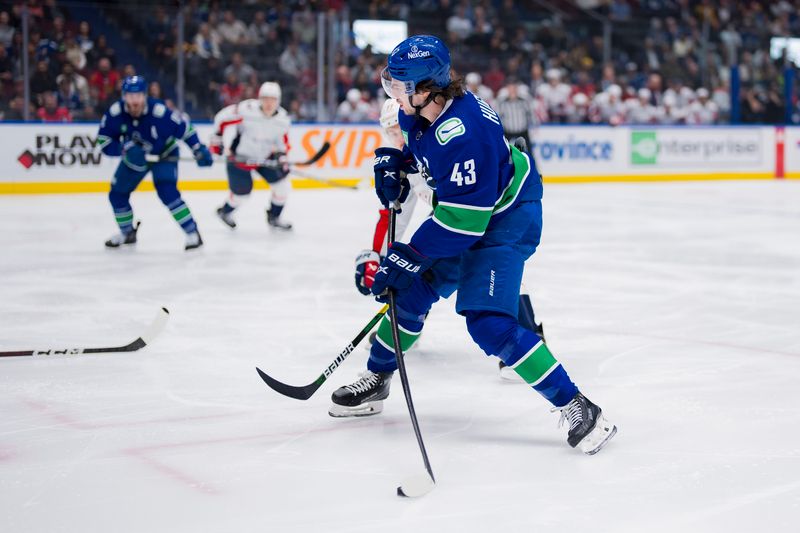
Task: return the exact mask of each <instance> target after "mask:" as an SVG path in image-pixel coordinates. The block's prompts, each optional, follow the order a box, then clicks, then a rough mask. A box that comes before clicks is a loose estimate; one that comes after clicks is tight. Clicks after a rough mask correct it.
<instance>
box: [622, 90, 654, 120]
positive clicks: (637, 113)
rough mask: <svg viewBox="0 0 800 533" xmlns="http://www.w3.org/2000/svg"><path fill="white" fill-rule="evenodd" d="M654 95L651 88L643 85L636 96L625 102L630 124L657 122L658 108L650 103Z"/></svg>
mask: <svg viewBox="0 0 800 533" xmlns="http://www.w3.org/2000/svg"><path fill="white" fill-rule="evenodd" d="M652 96H653V94H652V93H651V92H650V89H648V88H647V87H642V88H641V89H639V91H638V92H637V93H636V98H631V99H630V100H627V101H626V102H625V108H626V109H627V113H626V117H627V120H626V122H627V123H628V124H655V123H656V122H657V121H658V109H657V108H656V106H654V105H652V104H651V103H650V98H651V97H652Z"/></svg>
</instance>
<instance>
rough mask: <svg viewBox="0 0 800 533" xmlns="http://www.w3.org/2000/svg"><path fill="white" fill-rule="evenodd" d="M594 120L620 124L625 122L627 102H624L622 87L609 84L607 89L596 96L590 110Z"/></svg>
mask: <svg viewBox="0 0 800 533" xmlns="http://www.w3.org/2000/svg"><path fill="white" fill-rule="evenodd" d="M590 113H591V115H592V122H596V123H597V122H600V123H604V124H611V125H612V126H618V125H620V124H623V123H624V122H625V104H624V103H623V102H622V88H621V87H620V86H619V85H616V84H614V85H609V86H608V87H607V88H606V90H605V91H603V92H601V93H598V94H597V95H595V97H594V102H593V103H592V108H591V110H590Z"/></svg>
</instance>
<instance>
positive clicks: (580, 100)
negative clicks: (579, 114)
mask: <svg viewBox="0 0 800 533" xmlns="http://www.w3.org/2000/svg"><path fill="white" fill-rule="evenodd" d="M572 103H573V104H575V105H576V106H581V107H583V106H585V105H587V104H588V103H589V97H588V96H586V95H585V94H583V93H575V94H574V95H573V96H572Z"/></svg>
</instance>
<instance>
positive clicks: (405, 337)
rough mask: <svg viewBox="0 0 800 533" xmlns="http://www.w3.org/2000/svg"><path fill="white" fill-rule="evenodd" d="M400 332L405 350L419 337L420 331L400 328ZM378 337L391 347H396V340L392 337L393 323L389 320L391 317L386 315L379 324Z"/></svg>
mask: <svg viewBox="0 0 800 533" xmlns="http://www.w3.org/2000/svg"><path fill="white" fill-rule="evenodd" d="M397 332H398V333H399V334H400V347H401V348H402V349H403V351H404V352H405V351H406V350H408V349H409V348H411V345H412V344H414V342H416V340H417V339H418V338H419V333H409V332H407V331H403V329H402V328H398V331H397ZM378 338H379V339H380V340H381V341H383V343H384V344H385V345H386V346H388V347H389V348H390V349H394V340H393V339H392V324H391V322H389V317H387V316H384V317H383V320H381V324H380V325H379V326H378Z"/></svg>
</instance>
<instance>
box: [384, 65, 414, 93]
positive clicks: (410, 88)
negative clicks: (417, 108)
mask: <svg viewBox="0 0 800 533" xmlns="http://www.w3.org/2000/svg"><path fill="white" fill-rule="evenodd" d="M381 85H383V90H384V91H386V95H387V96H388V97H389V98H391V99H392V100H399V99H400V98H402V97H403V96H405V95H409V94H414V82H413V81H400V80H395V79H393V78H392V75H391V74H389V67H386V68H384V69H383V71H381Z"/></svg>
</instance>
